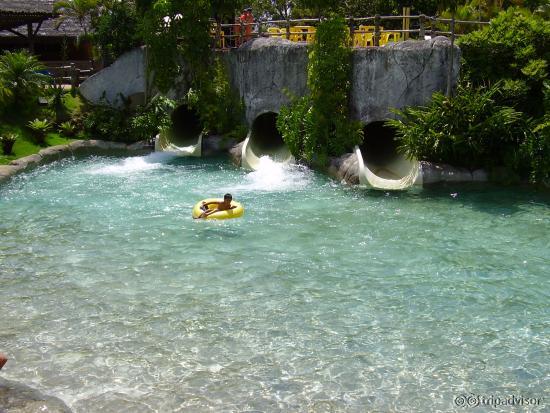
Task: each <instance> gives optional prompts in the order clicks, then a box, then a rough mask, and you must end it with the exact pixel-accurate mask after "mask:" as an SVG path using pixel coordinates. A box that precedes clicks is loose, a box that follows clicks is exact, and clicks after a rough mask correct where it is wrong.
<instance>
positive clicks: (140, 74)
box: [79, 48, 146, 107]
mask: <svg viewBox="0 0 550 413" xmlns="http://www.w3.org/2000/svg"><path fill="white" fill-rule="evenodd" d="M145 85H146V76H145V53H144V49H143V48H137V49H134V50H132V51H130V52H127V53H124V54H123V55H122V56H121V57H119V58H118V59H117V60H116V61H115V62H114V63H113V64H112V65H111V66H108V67H106V68H105V69H103V70H101V71H100V72H98V73H96V74H94V75H93V76H90V77H89V78H88V79H86V80H85V81H84V82H82V84H81V85H80V88H79V91H80V94H81V95H82V96H84V98H85V99H86V100H88V101H89V102H91V103H94V104H98V103H106V104H110V105H112V106H115V107H120V106H122V104H123V100H122V99H121V95H122V96H124V97H125V98H130V99H131V98H133V97H138V98H137V99H139V96H142V95H143V94H144V93H145Z"/></svg>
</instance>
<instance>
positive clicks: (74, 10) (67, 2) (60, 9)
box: [53, 0, 100, 36]
mask: <svg viewBox="0 0 550 413" xmlns="http://www.w3.org/2000/svg"><path fill="white" fill-rule="evenodd" d="M99 6H100V1H99V0H60V1H57V2H56V3H55V4H54V6H53V12H54V13H58V14H59V18H58V20H57V24H56V28H59V27H60V26H61V25H62V24H63V22H64V21H65V20H67V19H76V21H78V24H79V25H80V27H81V28H82V30H83V31H84V36H87V35H88V29H89V25H90V24H91V20H92V19H93V18H95V17H97V15H98V12H99Z"/></svg>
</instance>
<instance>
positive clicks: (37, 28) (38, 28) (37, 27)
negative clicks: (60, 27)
mask: <svg viewBox="0 0 550 413" xmlns="http://www.w3.org/2000/svg"><path fill="white" fill-rule="evenodd" d="M43 22H44V20H42V21H40V22H38V24H37V25H36V30H35V31H34V34H33V36H36V34H37V33H38V30H40V27H42V23H43Z"/></svg>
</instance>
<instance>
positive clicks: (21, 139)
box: [0, 93, 82, 165]
mask: <svg viewBox="0 0 550 413" xmlns="http://www.w3.org/2000/svg"><path fill="white" fill-rule="evenodd" d="M63 104H64V106H65V108H66V110H67V112H68V113H73V112H75V111H77V110H79V109H80V107H81V106H82V101H81V100H80V98H79V97H78V96H76V97H73V96H72V95H71V94H70V93H67V94H65V95H64V97H63ZM35 117H39V118H40V119H43V118H44V116H34V117H32V119H34V118H35ZM29 120H31V119H27V118H24V117H20V118H19V117H14V118H12V119H10V120H9V121H6V120H3V121H2V120H0V136H5V135H7V134H8V133H13V134H15V135H17V140H16V141H15V144H14V145H13V149H12V154H11V155H4V154H3V153H2V150H1V148H0V165H6V164H9V163H10V162H11V161H13V160H15V159H18V158H22V157H24V156H29V155H33V154H35V153H38V152H39V151H40V150H41V149H44V148H46V147H48V146H55V145H66V144H68V143H71V142H72V141H74V140H75V139H68V138H65V137H63V136H61V135H60V134H59V133H57V132H50V133H48V135H47V136H46V143H45V145H42V146H41V145H37V144H36V143H35V141H34V139H33V137H32V135H31V133H30V131H29V129H28V128H27V126H26V125H27V122H28V121H29Z"/></svg>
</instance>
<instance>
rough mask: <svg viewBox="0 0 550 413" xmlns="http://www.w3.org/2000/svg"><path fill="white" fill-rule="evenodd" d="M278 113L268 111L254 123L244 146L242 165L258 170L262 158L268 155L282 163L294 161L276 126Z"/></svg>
mask: <svg viewBox="0 0 550 413" xmlns="http://www.w3.org/2000/svg"><path fill="white" fill-rule="evenodd" d="M276 121H277V114H276V113H273V112H267V113H264V114H262V115H260V116H258V117H257V118H256V119H255V120H254V123H253V124H252V129H251V130H250V132H249V133H248V136H247V137H246V139H245V141H244V143H243V146H242V153H241V155H242V157H241V166H242V167H243V168H246V169H252V170H254V171H255V170H258V169H259V168H260V165H261V163H262V162H261V158H262V157H264V156H268V157H269V158H271V159H272V160H273V161H274V162H277V163H281V164H289V163H294V161H295V159H294V156H292V154H291V153H290V151H289V150H288V147H287V146H286V145H285V143H284V142H283V138H282V136H281V134H280V133H279V131H278V130H277V127H276Z"/></svg>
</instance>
